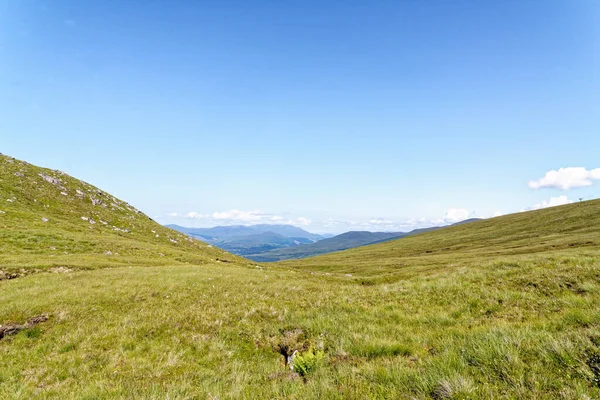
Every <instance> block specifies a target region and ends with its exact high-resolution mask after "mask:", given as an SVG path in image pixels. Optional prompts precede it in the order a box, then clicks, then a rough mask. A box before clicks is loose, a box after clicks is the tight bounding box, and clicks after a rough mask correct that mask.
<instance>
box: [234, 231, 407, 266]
mask: <svg viewBox="0 0 600 400" xmlns="http://www.w3.org/2000/svg"><path fill="white" fill-rule="evenodd" d="M404 235H406V234H404V233H399V232H397V233H389V232H366V231H351V232H346V233H342V234H341V235H337V236H334V237H332V238H329V239H323V240H320V241H318V242H315V243H309V244H304V245H301V246H297V247H289V248H285V249H277V250H271V251H267V252H263V253H255V254H250V253H248V254H246V255H245V256H246V257H247V258H249V259H251V260H254V261H258V262H269V261H280V260H287V259H292V258H304V257H311V256H316V255H318V254H324V253H331V252H334V251H339V250H345V249H350V248H353V247H358V246H364V245H367V244H370V243H375V242H379V241H385V240H391V239H393V238H398V237H401V236H404Z"/></svg>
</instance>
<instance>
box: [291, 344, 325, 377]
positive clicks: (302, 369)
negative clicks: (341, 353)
mask: <svg viewBox="0 0 600 400" xmlns="http://www.w3.org/2000/svg"><path fill="white" fill-rule="evenodd" d="M324 359H325V352H323V351H321V350H319V351H317V352H314V351H313V350H312V349H310V350H308V351H305V352H304V353H302V354H297V355H296V357H294V361H293V362H292V366H293V368H294V371H296V372H297V373H298V374H300V376H306V375H308V374H310V373H311V372H313V371H314V370H315V369H317V368H318V366H319V365H320V364H321V363H322V362H323V360H324Z"/></svg>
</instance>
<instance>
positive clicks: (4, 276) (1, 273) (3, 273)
mask: <svg viewBox="0 0 600 400" xmlns="http://www.w3.org/2000/svg"><path fill="white" fill-rule="evenodd" d="M38 272H42V270H41V269H37V268H21V269H19V270H16V269H15V270H8V271H7V270H3V269H0V281H5V280H9V279H16V278H21V277H23V276H27V275H31V274H36V273H38Z"/></svg>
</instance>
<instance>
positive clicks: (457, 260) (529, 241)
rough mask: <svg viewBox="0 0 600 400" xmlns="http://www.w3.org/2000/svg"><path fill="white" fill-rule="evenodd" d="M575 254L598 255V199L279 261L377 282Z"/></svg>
mask: <svg viewBox="0 0 600 400" xmlns="http://www.w3.org/2000/svg"><path fill="white" fill-rule="evenodd" d="M580 255H589V256H600V200H592V201H586V202H581V203H576V204H569V205H565V206H560V207H552V208H547V209H543V210H538V211H530V212H524V213H517V214H511V215H506V216H502V217H497V218H492V219H487V220H481V221H475V222H471V223H468V224H464V225H455V226H450V227H447V228H443V229H439V230H436V231H433V232H427V233H422V234H418V235H414V236H407V237H404V238H402V239H398V240H394V241H391V242H385V243H381V244H375V245H370V246H364V247H359V248H356V249H350V250H346V251H343V252H337V253H331V254H327V255H322V256H318V257H313V258H306V259H302V260H294V261H282V262H280V263H278V264H279V265H281V266H284V267H292V268H300V269H306V270H311V271H320V272H328V273H337V274H351V275H352V276H353V277H354V278H355V279H356V280H363V281H365V282H377V281H392V280H396V279H404V278H406V277H410V276H412V275H414V274H415V273H430V272H434V271H443V270H448V269H453V268H457V267H460V266H469V265H472V264H474V263H478V262H479V261H484V260H497V261H499V262H504V261H506V262H519V261H521V260H525V261H527V260H537V259H552V258H555V257H569V256H575V257H577V256H580Z"/></svg>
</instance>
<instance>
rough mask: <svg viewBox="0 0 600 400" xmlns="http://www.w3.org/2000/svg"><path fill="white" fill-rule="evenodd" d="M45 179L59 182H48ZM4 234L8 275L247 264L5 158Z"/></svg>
mask: <svg viewBox="0 0 600 400" xmlns="http://www.w3.org/2000/svg"><path fill="white" fill-rule="evenodd" d="M40 174H42V175H45V176H47V177H50V178H51V179H56V180H57V181H54V183H51V182H48V181H47V180H45V179H44V178H43V177H42V176H40ZM78 191H79V192H78ZM62 193H64V194H62ZM92 200H93V201H94V202H96V205H94V204H93V202H92ZM82 217H85V218H88V220H84V219H82ZM90 218H91V219H92V220H93V221H94V223H91V222H90V220H89V219H90ZM43 219H47V222H44V220H43ZM0 228H2V229H0V270H4V271H9V270H14V269H19V268H31V267H37V268H47V267H56V266H66V267H78V268H91V267H96V266H116V265H128V264H143V265H167V264H180V263H193V264H202V263H206V262H212V261H215V260H216V259H217V258H219V259H222V260H229V261H238V262H239V261H241V260H242V259H240V258H237V257H234V256H232V255H230V254H228V253H226V252H224V251H221V250H219V249H216V248H212V247H208V246H207V245H206V244H204V243H202V242H200V241H197V240H193V239H190V238H189V237H188V236H186V235H184V234H182V233H179V232H176V231H173V230H171V229H167V228H165V227H163V226H161V225H160V224H158V223H156V222H154V221H152V220H151V219H150V218H148V217H147V216H146V215H144V214H143V213H141V212H139V211H138V210H136V209H135V208H133V207H132V206H130V205H129V204H127V203H125V202H123V201H121V200H119V199H116V198H114V197H113V196H111V195H110V194H108V193H106V192H104V191H102V190H99V189H98V188H96V187H94V186H92V185H90V184H88V183H85V182H82V181H80V180H77V179H75V178H72V177H70V176H68V175H67V174H65V173H62V172H60V171H54V170H50V169H46V168H40V167H36V166H34V165H31V164H28V163H26V162H23V161H19V160H16V159H13V158H11V157H8V156H4V155H0ZM117 229H118V230H117ZM173 241H175V242H176V243H175V242H173ZM107 252H110V253H111V254H110V255H108V254H107Z"/></svg>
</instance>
